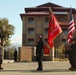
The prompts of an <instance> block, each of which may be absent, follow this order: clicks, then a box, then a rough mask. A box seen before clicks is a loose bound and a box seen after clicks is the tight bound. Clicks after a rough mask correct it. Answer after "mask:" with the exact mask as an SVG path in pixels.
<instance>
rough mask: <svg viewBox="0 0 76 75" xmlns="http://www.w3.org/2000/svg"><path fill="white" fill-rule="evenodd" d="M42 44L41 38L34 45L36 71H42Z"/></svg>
mask: <svg viewBox="0 0 76 75" xmlns="http://www.w3.org/2000/svg"><path fill="white" fill-rule="evenodd" d="M43 49H44V43H43V41H42V36H39V37H38V43H37V45H36V60H37V61H38V68H37V70H43V65H42V56H43Z"/></svg>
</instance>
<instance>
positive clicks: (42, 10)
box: [20, 2, 76, 18]
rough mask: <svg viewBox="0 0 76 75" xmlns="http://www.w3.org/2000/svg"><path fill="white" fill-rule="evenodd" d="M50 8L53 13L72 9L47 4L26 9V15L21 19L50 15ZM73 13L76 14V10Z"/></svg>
mask: <svg viewBox="0 0 76 75" xmlns="http://www.w3.org/2000/svg"><path fill="white" fill-rule="evenodd" d="M49 7H51V9H52V11H53V12H69V11H70V8H66V7H62V6H60V5H57V4H54V3H50V2H48V3H45V4H42V5H39V6H36V7H30V8H25V13H23V14H20V16H21V18H22V17H23V16H27V15H29V16H34V15H35V16H36V15H45V16H46V15H48V12H49ZM72 12H73V13H76V10H75V9H74V8H72Z"/></svg>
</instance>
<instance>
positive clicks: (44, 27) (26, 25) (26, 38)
mask: <svg viewBox="0 0 76 75" xmlns="http://www.w3.org/2000/svg"><path fill="white" fill-rule="evenodd" d="M49 7H51V9H52V11H53V12H54V15H55V17H56V18H57V20H58V22H59V25H60V27H61V28H62V30H63V33H64V35H65V37H66V38H67V33H68V26H69V12H70V8H67V7H63V6H60V5H56V4H53V3H46V4H42V5H39V6H36V7H29V8H25V13H23V14H20V17H21V20H22V30H23V31H22V46H35V45H36V43H37V38H38V36H39V35H42V37H43V41H44V43H45V45H46V44H47V34H48V25H49V24H48V22H49ZM72 13H73V17H74V22H75V25H76V10H75V9H74V8H72ZM75 36H76V33H74V37H75ZM61 43H63V44H66V43H67V42H66V40H65V38H64V36H63V34H60V35H59V36H58V37H57V38H56V39H55V40H54V44H55V46H58V45H59V44H61Z"/></svg>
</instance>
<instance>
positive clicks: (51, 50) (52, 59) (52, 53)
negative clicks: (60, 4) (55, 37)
mask: <svg viewBox="0 0 76 75" xmlns="http://www.w3.org/2000/svg"><path fill="white" fill-rule="evenodd" d="M49 10H50V20H51V14H52V9H51V8H50V7H49ZM50 57H51V61H54V47H53V48H50Z"/></svg>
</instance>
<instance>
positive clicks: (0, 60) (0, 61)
mask: <svg viewBox="0 0 76 75" xmlns="http://www.w3.org/2000/svg"><path fill="white" fill-rule="evenodd" d="M1 46H2V45H1V43H0V70H1V69H3V68H2V66H1V65H2V47H1Z"/></svg>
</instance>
